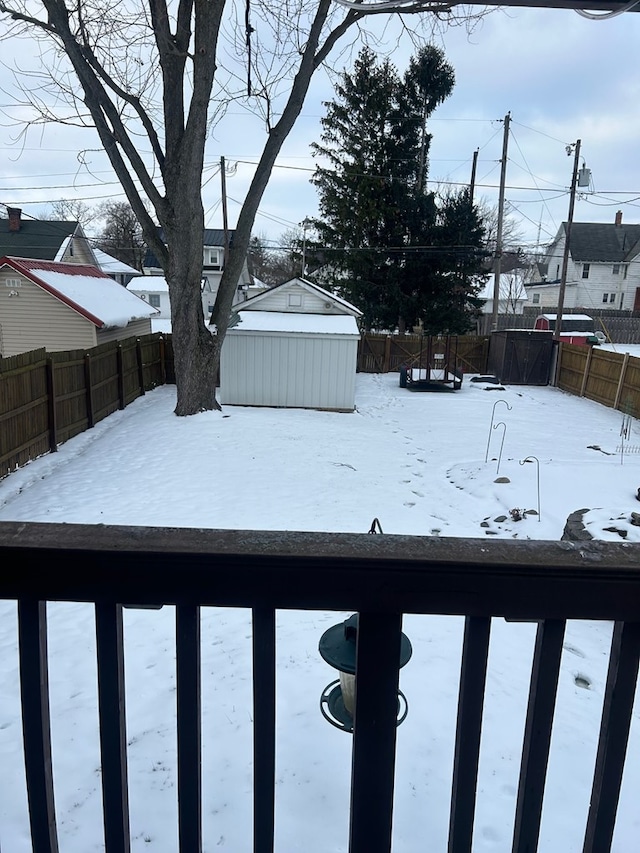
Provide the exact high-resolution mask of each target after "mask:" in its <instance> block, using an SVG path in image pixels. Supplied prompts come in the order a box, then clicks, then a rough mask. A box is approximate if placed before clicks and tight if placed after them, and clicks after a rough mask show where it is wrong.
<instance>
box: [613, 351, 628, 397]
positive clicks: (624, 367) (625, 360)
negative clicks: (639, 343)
mask: <svg viewBox="0 0 640 853" xmlns="http://www.w3.org/2000/svg"><path fill="white" fill-rule="evenodd" d="M628 364H629V353H628V352H625V354H624V358H623V359H622V367H621V368H620V378H619V379H618V387H617V388H616V399H615V402H614V404H613V408H614V409H617V408H618V406H619V405H620V397H621V396H622V386H623V385H624V377H625V374H626V372H627V365H628Z"/></svg>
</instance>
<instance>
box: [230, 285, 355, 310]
mask: <svg viewBox="0 0 640 853" xmlns="http://www.w3.org/2000/svg"><path fill="white" fill-rule="evenodd" d="M291 285H296V286H298V287H300V288H302V289H303V290H307V291H309V292H310V293H313V294H315V295H316V296H318V297H320V298H321V299H323V300H325V301H327V302H331V303H333V304H334V305H335V307H336V308H339V309H340V310H342V311H344V313H345V314H350V315H351V316H352V317H361V316H362V311H361V310H360V309H359V308H356V306H355V305H352V304H351V303H350V302H347V300H346V299H343V298H342V297H341V296H336V295H335V294H334V293H330V292H329V291H328V290H325V289H324V287H320V285H319V284H314V283H313V282H312V281H307V279H306V278H292V279H289V281H284V282H282V284H276V285H274V287H270V288H268V289H267V290H263V291H262V293H257V294H256V295H255V296H252V297H250V298H249V299H247V300H246V301H245V302H241V303H239V305H238V306H236V307H235V309H233V310H236V311H239V310H242V311H253V310H257V311H268V310H269V309H268V308H267V307H266V303H267V302H268V301H269V299H270V298H271V296H272V295H273V293H275V291H276V290H280V288H285V287H291ZM261 303H263V304H261Z"/></svg>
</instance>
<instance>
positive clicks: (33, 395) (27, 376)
mask: <svg viewBox="0 0 640 853" xmlns="http://www.w3.org/2000/svg"><path fill="white" fill-rule="evenodd" d="M47 388H48V382H47V363H46V352H45V350H44V349H41V350H34V351H33V352H29V353H22V354H20V355H17V356H12V357H11V358H4V359H3V358H0V477H3V476H5V475H6V474H8V473H10V472H11V471H13V470H14V469H15V468H19V467H20V466H21V465H25V464H26V463H27V462H28V461H29V460H30V459H35V457H36V456H41V455H42V454H43V453H46V452H47V451H48V450H49V411H48V395H47Z"/></svg>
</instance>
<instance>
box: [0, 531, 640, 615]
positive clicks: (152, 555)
mask: <svg viewBox="0 0 640 853" xmlns="http://www.w3.org/2000/svg"><path fill="white" fill-rule="evenodd" d="M569 545H570V543H566V542H542V541H536V540H524V539H523V540H520V539H516V540H514V539H490V538H488V537H486V538H484V539H472V538H469V539H466V538H461V539H457V538H449V537H442V538H440V537H435V536H405V535H402V536H398V535H390V534H385V535H384V536H370V535H369V534H367V533H317V532H316V533H314V532H309V533H301V532H291V531H284V530H281V531H277V530H274V531H251V530H214V529H212V530H191V529H188V528H148V527H118V526H115V525H99V524H96V525H82V524H44V523H37V522H22V521H0V565H2V569H3V570H2V572H0V597H3V598H13V599H15V598H20V597H21V596H24V595H26V594H29V593H30V594H31V595H34V594H35V592H34V591H35V590H37V591H38V593H37V594H38V597H39V598H41V599H53V600H64V601H107V602H108V601H117V600H122V599H123V598H124V599H125V600H127V601H135V602H136V603H140V604H164V603H185V604H186V603H192V604H199V605H201V606H207V605H228V606H238V607H254V606H256V607H257V606H264V607H283V608H303V609H310V610H313V609H319V610H324V609H327V610H370V611H380V612H386V613H389V612H398V613H401V612H404V613H442V614H453V615H469V616H493V615H495V616H509V617H512V618H516V617H518V618H524V619H539V618H560V619H563V618H568V619H570V618H576V619H610V620H617V619H621V620H626V621H640V595H639V592H640V561H639V560H638V556H637V553H636V550H635V549H634V548H632V547H629V545H628V544H625V543H623V542H620V543H614V542H598V541H589V542H582V543H580V547H579V548H575V547H569ZM54 563H55V565H56V570H55V572H53V571H51V569H50V567H51V565H52V564H54ZM87 566H90V571H87Z"/></svg>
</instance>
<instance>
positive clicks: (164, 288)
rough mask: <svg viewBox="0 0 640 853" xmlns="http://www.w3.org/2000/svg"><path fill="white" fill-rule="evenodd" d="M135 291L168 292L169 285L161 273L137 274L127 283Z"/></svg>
mask: <svg viewBox="0 0 640 853" xmlns="http://www.w3.org/2000/svg"><path fill="white" fill-rule="evenodd" d="M127 287H128V288H129V290H131V291H133V292H135V293H168V292H169V285H168V284H167V280H166V278H165V277H164V276H163V275H139V276H138V277H137V278H134V279H132V280H131V281H130V282H129V284H128V285H127Z"/></svg>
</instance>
